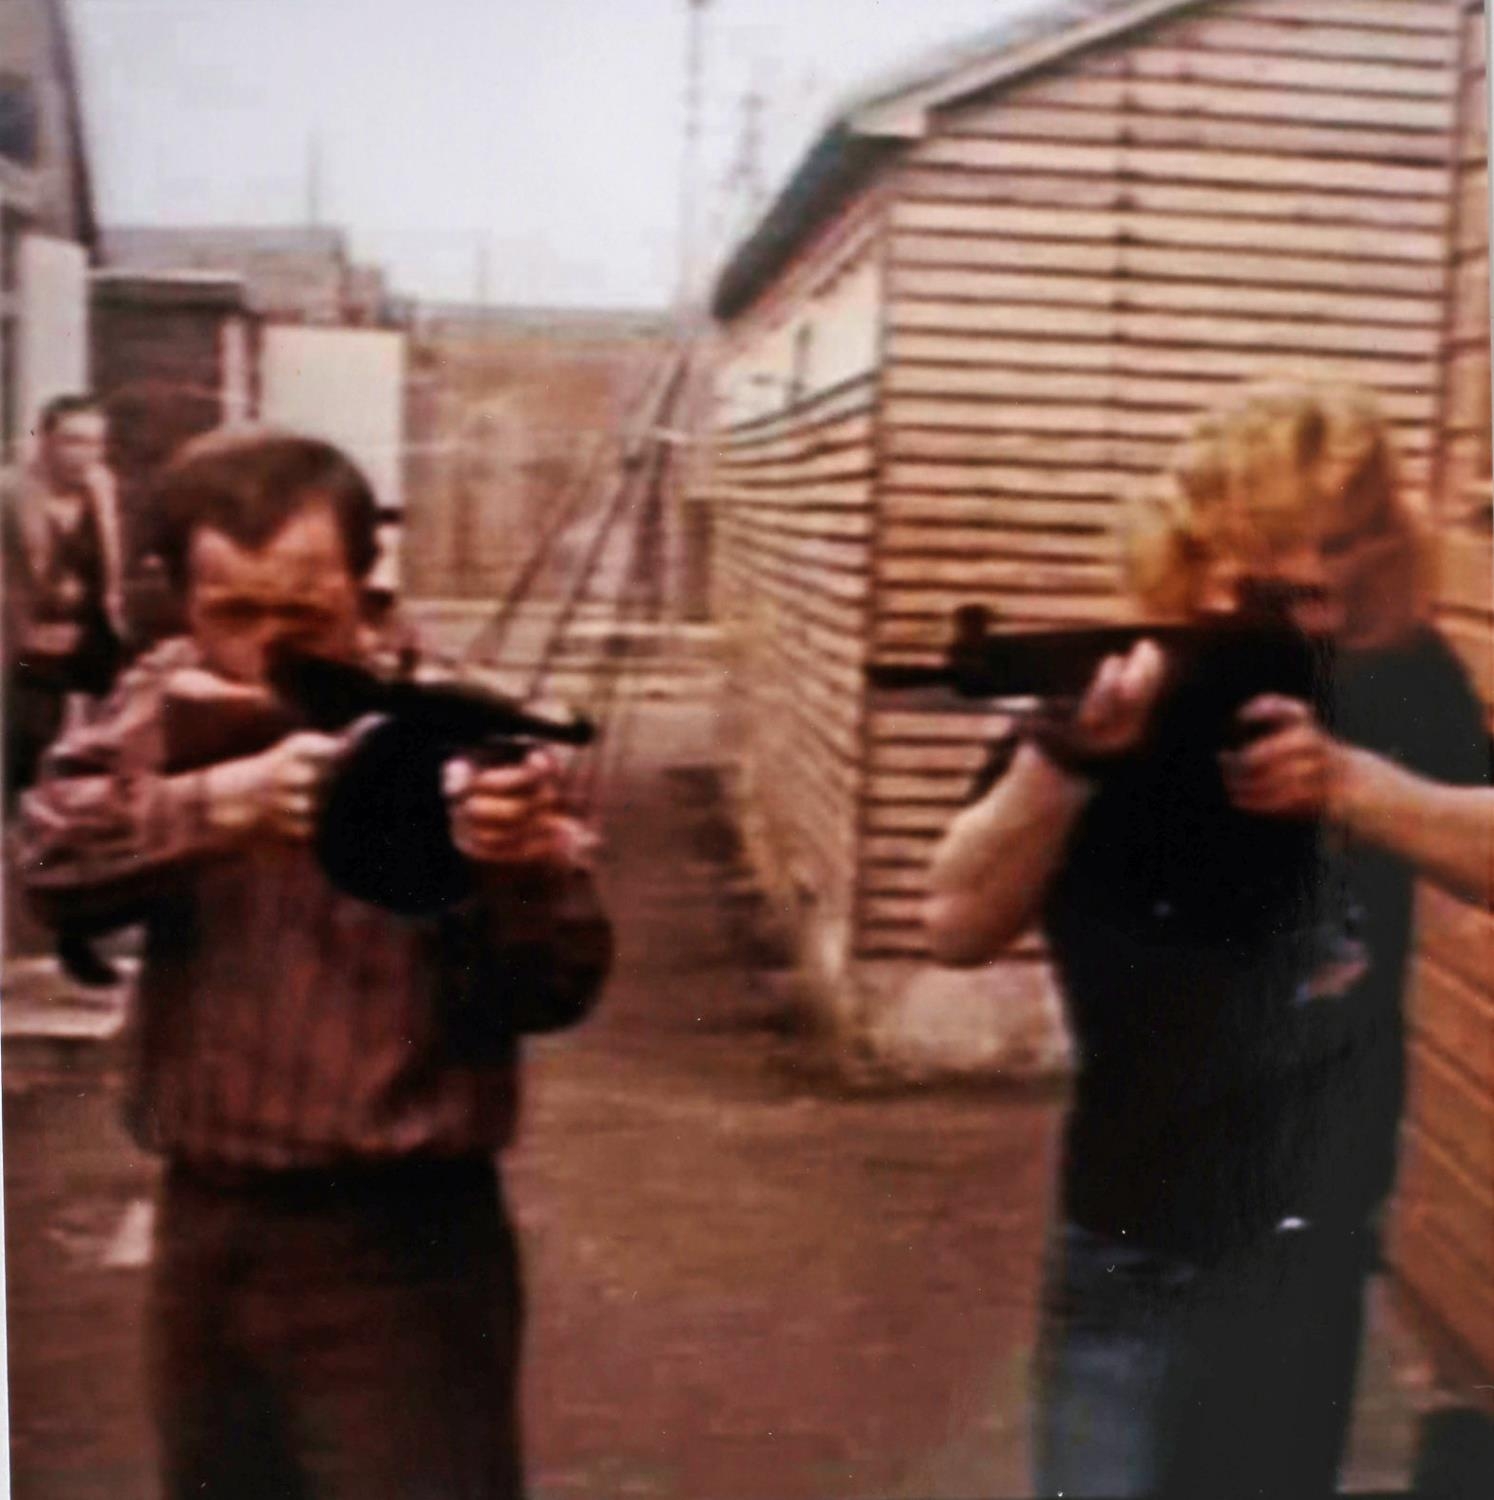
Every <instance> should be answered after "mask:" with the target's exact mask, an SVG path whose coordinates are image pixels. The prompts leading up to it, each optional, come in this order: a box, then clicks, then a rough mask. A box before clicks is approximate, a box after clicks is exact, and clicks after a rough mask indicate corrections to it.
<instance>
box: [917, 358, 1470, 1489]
mask: <svg viewBox="0 0 1494 1500" xmlns="http://www.w3.org/2000/svg"><path fill="white" fill-rule="evenodd" d="M1134 522H1135V524H1134V525H1133V527H1132V530H1131V537H1130V558H1129V561H1130V570H1131V578H1132V583H1133V585H1134V588H1135V592H1136V595H1137V599H1138V603H1139V604H1140V605H1141V607H1142V608H1143V609H1145V610H1147V611H1148V612H1149V613H1151V614H1154V615H1159V616H1163V617H1167V618H1173V619H1178V618H1181V619H1191V620H1194V621H1197V622H1205V621H1207V619H1208V618H1209V617H1211V616H1218V615H1229V614H1231V613H1233V612H1234V611H1235V610H1236V609H1237V608H1238V606H1239V604H1240V601H1241V599H1242V597H1243V596H1244V595H1246V594H1247V593H1248V592H1249V590H1250V589H1251V588H1252V587H1253V586H1254V585H1257V584H1262V583H1266V584H1285V585H1288V586H1290V588H1291V590H1292V597H1293V599H1294V603H1293V605H1292V611H1293V616H1294V619H1295V623H1296V624H1297V625H1299V626H1300V627H1301V628H1302V629H1304V630H1306V631H1309V632H1311V633H1313V634H1321V635H1326V636H1329V637H1332V638H1333V639H1334V640H1335V641H1336V644H1337V654H1336V658H1335V662H1336V665H1335V669H1334V672H1333V675H1332V678H1331V681H1330V682H1329V684H1328V686H1327V691H1326V693H1325V694H1324V699H1323V701H1322V702H1321V703H1319V704H1316V705H1314V704H1309V703H1306V702H1302V701H1297V700H1293V699H1291V698H1287V697H1283V696H1280V695H1275V694H1267V695H1263V696H1259V697H1257V698H1255V699H1253V700H1252V701H1250V702H1248V703H1246V704H1245V705H1244V706H1243V708H1242V709H1241V710H1240V714H1239V719H1240V725H1241V728H1242V729H1246V730H1248V731H1249V732H1250V733H1253V734H1254V735H1255V736H1256V737H1255V738H1254V739H1253V740H1250V741H1249V742H1248V743H1247V744H1245V745H1244V746H1243V747H1238V748H1233V749H1231V748H1221V747H1212V746H1210V747H1204V748H1203V751H1202V754H1201V752H1200V749H1199V746H1198V744H1197V725H1196V723H1195V724H1190V722H1189V720H1188V714H1187V710H1186V695H1180V694H1176V693H1173V692H1172V691H1171V687H1170V678H1169V670H1170V664H1169V663H1168V662H1167V660H1166V659H1165V658H1164V657H1163V655H1162V653H1161V652H1160V651H1159V650H1158V649H1157V647H1156V646H1155V645H1153V644H1151V643H1147V642H1144V643H1142V644H1140V645H1138V646H1137V647H1136V648H1135V650H1133V651H1132V652H1131V653H1130V654H1129V655H1128V656H1125V657H1124V658H1113V659H1110V660H1108V661H1106V662H1105V663H1104V664H1103V666H1101V668H1100V669H1099V671H1098V673H1097V674H1096V677H1095V679H1094V681H1093V683H1092V684H1091V686H1090V688H1089V690H1088V692H1087V694H1086V696H1085V697H1084V698H1083V700H1082V702H1081V704H1080V705H1079V707H1078V709H1077V710H1076V712H1075V714H1074V715H1073V717H1072V719H1071V721H1070V722H1069V723H1068V724H1067V725H1065V726H1063V727H1062V728H1060V729H1058V730H1052V729H1048V730H1039V731H1036V732H1035V733H1033V734H1031V735H1028V736H1025V737H1024V736H1021V735H1017V736H1013V737H1011V738H1010V739H1008V740H1007V741H1006V742H1005V743H1003V744H1001V745H999V746H998V747H997V749H996V752H995V753H994V754H993V757H992V761H991V764H990V766H989V767H988V770H987V773H986V774H985V776H984V777H983V779H982V782H981V785H980V789H979V795H978V798H977V800H976V801H975V802H974V803H973V805H972V806H970V807H969V808H967V809H966V810H965V811H964V812H962V813H961V814H960V815H959V816H958V817H957V819H956V820H955V822H954V824H953V826H952V827H951V828H950V830H949V831H948V833H947V835H946V837H945V838H944V840H943V842H942V844H941V845H940V847H939V849H938V851H937V853H936V855H935V858H934V861H933V866H932V870H931V874H930V895H929V899H928V903H927V909H926V922H927V930H928V935H929V939H930V942H931V944H932V947H933V949H934V952H935V954H936V956H937V957H938V958H939V959H941V960H942V961H944V962H946V963H950V964H978V963H984V962H986V961H988V960H990V959H992V958H994V957H995V956H996V955H998V954H999V953H1000V952H1001V951H1002V950H1003V949H1004V948H1005V947H1006V946H1007V944H1009V943H1010V942H1011V941H1012V940H1013V939H1014V938H1015V937H1017V936H1018V935H1019V934H1020V933H1021V932H1022V931H1023V930H1024V929H1025V928H1026V927H1028V926H1029V925H1030V924H1032V923H1039V924H1040V925H1041V927H1042V929H1043V931H1044V933H1045V935H1046V938H1047V940H1048V942H1049V944H1050V946H1051V951H1052V957H1053V962H1054V965H1055V968H1056V971H1057V975H1058V978H1059V981H1060V984H1061V986H1062V990H1063V994H1064V999H1065V1002H1066V1008H1067V1012H1068V1016H1069V1021H1070V1024H1071V1027H1072V1030H1073V1032H1074V1035H1075V1038H1076V1042H1077V1052H1078V1059H1079V1076H1078V1080H1077V1085H1076V1091H1075V1098H1074V1103H1073V1107H1072V1111H1071V1113H1070V1116H1069V1119H1068V1122H1067V1129H1066V1137H1065V1147H1064V1158H1063V1168H1062V1184H1061V1189H1060V1207H1059V1228H1058V1230H1057V1232H1056V1234H1055V1236H1054V1243H1053V1246H1052V1254H1051V1264H1050V1267H1049V1274H1048V1278H1047V1286H1046V1290H1045V1297H1044V1306H1043V1332H1042V1339H1041V1353H1040V1361H1039V1364H1040V1370H1039V1375H1040V1394H1039V1398H1038V1412H1037V1430H1036V1445H1037V1456H1038V1486H1039V1490H1040V1492H1041V1493H1042V1494H1043V1495H1057V1494H1069V1495H1116V1496H1122V1495H1124V1496H1132V1495H1154V1494H1164V1495H1169V1496H1189V1497H1193V1496H1203V1495H1209V1496H1227V1495H1242V1496H1243V1495H1253V1496H1259V1495H1271V1496H1273V1497H1278V1500H1290V1497H1297V1496H1308V1495H1311V1496H1326V1495H1329V1494H1331V1493H1332V1492H1333V1489H1334V1476H1335V1472H1336V1469H1337V1465H1338V1462H1339V1458H1340V1454H1341V1450H1342V1447H1343V1440H1344V1434H1345V1430H1346V1426H1347V1422H1348V1417H1349V1411H1350V1405H1351V1399H1352V1392H1353V1377H1354V1369H1355V1363H1356V1357H1357V1349H1358V1343H1359V1337H1360V1323H1361V1312H1362V1305H1363V1292H1364V1285H1365V1280H1366V1277H1367V1275H1368V1274H1369V1272H1370V1271H1371V1269H1372V1268H1373V1267H1374V1266H1375V1264H1376V1256H1377V1250H1378V1233H1377V1224H1378V1219H1379V1216H1380V1212H1381V1208H1382V1205H1383V1204H1384V1202H1385V1200H1386V1198H1387V1195H1388V1194H1389V1192H1390V1189H1391V1185H1392V1178H1393V1173H1394V1161H1395V1143H1396V1132H1397V1126H1398V1122H1399V1119H1400V1115H1401V1108H1402V1097H1403V1087H1404V1020H1403V1015H1402V998H1403V993H1404V988H1405V978H1406V968H1407V960H1408V956H1409V954H1410V951H1411V946H1412V910H1411V897H1412V882H1413V877H1414V876H1416V875H1423V876H1425V877H1427V878H1429V879H1431V880H1434V881H1436V882H1438V883H1439V884H1441V885H1443V886H1445V887H1447V888H1448V889H1450V890H1453V891H1455V892H1457V893H1459V894H1461V895H1463V896H1464V897H1466V898H1468V899H1471V900H1474V901H1477V902H1479V903H1481V904H1485V905H1487V904H1488V903H1489V901H1490V897H1491V881H1494V874H1491V868H1494V867H1491V849H1494V792H1490V791H1489V790H1487V789H1485V788H1486V787H1487V783H1488V779H1489V771H1490V744H1489V738H1488V735H1487V732H1486V728H1485V719H1484V713H1483V709H1482V707H1481V705H1480V704H1479V702H1478V700H1477V698H1476V697H1475V695H1474V693H1473V692H1472V690H1471V689H1470V687H1469V684H1468V682H1467V680H1466V678H1465V675H1464V673H1463V671H1462V669H1461V667H1460V666H1459V664H1458V662H1457V660H1456V658H1455V657H1454V656H1453V654H1452V652H1451V651H1450V650H1449V648H1448V647H1447V646H1446V645H1445V644H1444V642H1443V641H1442V640H1441V638H1440V637H1439V636H1438V635H1437V634H1436V633H1435V631H1434V630H1433V629H1432V628H1431V627H1430V626H1429V625H1428V624H1426V623H1425V620H1424V610H1423V603H1422V600H1423V593H1422V581H1423V566H1422V557H1421V552H1420V544H1419V539H1418V535H1417V529H1416V526H1415V524H1414V522H1413V518H1412V516H1411V514H1410V512H1409V510H1408V508H1407V506H1406V505H1405V503H1404V501H1403V499H1402V498H1401V496H1400V495H1399V493H1398V491H1397V488H1396V484H1395V476H1394V471H1393V464H1392V458H1391V454H1390V451H1389V444H1388V440H1387V436H1386V433H1385V430H1384V427H1383V424H1382V423H1381V421H1380V419H1379V417H1378V416H1377V415H1376V413H1375V411H1374V409H1373V407H1372V406H1371V404H1370V403H1369V401H1368V400H1367V399H1366V398H1364V397H1362V396H1360V395H1358V394H1356V393H1354V392H1352V391H1346V390H1341V389H1328V388H1314V387H1312V386H1307V385H1285V386H1277V387H1271V388H1263V389H1254V390H1250V391H1248V392H1246V393H1244V394H1243V395H1241V396H1240V397H1239V398H1238V399H1237V400H1236V401H1235V402H1234V403H1233V404H1232V405H1231V406H1229V407H1228V408H1227V409H1225V410H1223V411H1221V412H1219V413H1218V414H1216V415H1214V416H1210V417H1207V418H1205V419H1204V420H1202V421H1201V422H1200V423H1199V424H1198V426H1197V429H1196V431H1195V433H1194V435H1193V437H1192V439H1191V440H1190V441H1189V442H1187V443H1186V444H1185V445H1183V447H1182V448H1181V449H1180V450H1179V452H1178V454H1177V455H1176V457H1175V459H1174V461H1173V463H1172V464H1171V466H1170V468H1169V470H1168V471H1167V473H1166V474H1165V475H1164V476H1163V477H1162V480H1161V481H1160V483H1159V484H1158V485H1157V487H1156V488H1155V489H1154V490H1153V492H1152V493H1151V494H1150V496H1149V497H1148V498H1147V500H1146V501H1145V502H1144V503H1143V504H1142V505H1141V506H1139V507H1138V510H1137V513H1136V515H1135V517H1134ZM1200 764H1201V765H1202V768H1203V774H1198V767H1199V766H1200Z"/></svg>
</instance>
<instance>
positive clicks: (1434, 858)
mask: <svg viewBox="0 0 1494 1500" xmlns="http://www.w3.org/2000/svg"><path fill="white" fill-rule="evenodd" d="M1241 717H1242V719H1244V720H1245V721H1246V722H1247V723H1254V724H1257V725H1262V726H1265V727H1266V728H1267V729H1268V730H1269V732H1268V733H1267V734H1266V735H1265V737H1264V738H1262V739H1259V740H1257V741H1256V742H1255V743H1254V744H1252V745H1250V746H1249V747H1248V748H1247V749H1245V750H1241V751H1235V752H1231V753H1229V754H1226V755H1225V756H1223V757H1222V761H1223V766H1224V775H1225V786H1226V787H1227V789H1228V790H1229V793H1230V797H1231V800H1232V801H1233V802H1234V804H1235V806H1237V807H1238V808H1240V809H1241V810H1242V811H1244V812H1253V813H1259V814H1263V815H1265V816H1275V817H1289V818H1290V817H1320V816H1321V817H1327V818H1328V819H1330V820H1331V821H1332V822H1334V823H1336V824H1338V826H1339V827H1341V828H1342V829H1344V830H1345V832H1347V833H1349V834H1350V835H1351V836H1352V837H1354V838H1357V839H1361V840H1363V841H1364V842H1365V843H1368V844H1374V845H1377V846H1378V847H1379V848H1381V849H1385V850H1388V851H1389V852H1390V853H1392V854H1395V855H1398V856H1400V858H1402V859H1404V860H1405V861H1406V862H1407V864H1409V865H1410V866H1411V867H1412V868H1413V869H1414V870H1415V871H1416V872H1417V874H1419V875H1422V876H1424V877H1425V878H1426V879H1428V880H1431V881H1434V882H1435V883H1436V884H1437V885H1440V886H1442V887H1443V888H1444V889H1445V890H1448V891H1451V892H1452V893H1453V894H1454V895H1455V896H1460V897H1462V898H1463V899H1464V900H1465V901H1471V902H1473V903H1475V904H1477V905H1479V906H1485V907H1487V906H1489V905H1491V903H1494V790H1491V789H1489V788H1488V787H1483V786H1449V785H1447V784H1445V783H1443V782H1439V781H1433V780H1431V779H1430V778H1428V777H1425V776H1419V775H1417V774H1416V773H1414V772H1412V771H1408V770H1406V769H1405V768H1404V767H1402V766H1398V765H1396V764H1395V763H1394V762H1393V761H1389V760H1386V759H1385V758H1384V757H1382V756H1379V755H1375V754H1373V753H1372V752H1371V751H1369V750H1363V749H1360V748H1358V747H1356V746H1353V745H1347V744H1344V743H1343V742H1342V741H1340V740H1336V739H1334V738H1333V737H1332V736H1331V735H1330V734H1329V733H1328V732H1327V730H1325V729H1324V728H1323V727H1322V726H1321V725H1320V724H1319V723H1318V722H1317V720H1316V719H1315V717H1314V716H1313V712H1312V710H1311V708H1309V707H1308V705H1307V704H1305V703H1301V702H1298V701H1297V700H1295V699H1290V698H1280V697H1275V696H1267V697H1262V698H1258V699H1256V700H1255V701H1254V702H1252V703H1249V704H1247V705H1246V707H1245V708H1244V709H1243V710H1242V713H1241Z"/></svg>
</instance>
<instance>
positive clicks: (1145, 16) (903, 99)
mask: <svg viewBox="0 0 1494 1500" xmlns="http://www.w3.org/2000/svg"><path fill="white" fill-rule="evenodd" d="M1208 3H1210V0H1034V3H1033V4H1031V5H1030V6H1029V7H1028V8H1027V9H1025V10H1022V11H1019V12H1017V13H1015V14H1013V15H1011V16H1008V17H1007V18H1006V19H1004V20H1003V21H1001V22H1000V23H999V24H997V25H995V26H991V27H988V28H986V29H985V30H983V31H981V32H978V33H976V34H974V35H972V36H967V37H964V38H962V39H961V40H959V41H957V42H953V43H946V44H943V45H941V46H939V47H937V48H935V49H933V50H931V51H929V52H927V53H924V54H923V55H921V56H920V57H919V58H918V59H916V60H915V61H914V62H913V63H911V64H910V65H909V66H907V67H905V68H901V69H899V70H897V71H896V72H895V73H892V74H888V75H884V76H883V77H880V78H877V79H873V80H870V81H869V82H868V83H867V84H865V85H863V86H862V87H861V88H859V89H857V90H855V91H854V92H853V93H852V94H850V95H849V96H847V97H846V98H845V99H844V100H843V101H842V102H841V103H840V105H839V106H838V107H837V108H836V109H835V111H834V112H833V113H832V115H831V117H830V120H829V122H828V123H827V124H826V126H825V127H824V129H823V130H822V131H821V133H820V135H819V137H818V138H817V139H816V141H815V144H814V145H813V146H812V147H811V148H810V150H809V152H808V153H807V154H806V156H805V157H804V159H803V160H802V161H801V162H800V163H799V166H798V167H797V169H796V170H795V171H794V173H793V175H792V176H791V177H790V178H789V180H788V182H787V184H786V185H785V186H784V188H783V190H782V191H781V192H780V193H779V194H778V196H777V198H776V199H775V200H774V201H773V203H772V205H771V206H770V207H769V209H768V211H767V213H766V214H765V215H764V216H763V218H762V219H761V220H760V221H759V223H758V225H757V227H756V229H754V230H753V231H752V232H751V234H749V235H748V237H747V238H746V239H745V240H744V241H743V242H742V244H741V245H740V246H739V247H738V249H737V251H736V253H735V254H734V255H733V256H732V257H731V259H730V261H729V262H728V263H727V266H726V268H725V270H724V271H723V272H722V273H721V275H720V277H719V278H718V280H717V283H716V288H715V292H714V295H713V296H712V299H711V311H712V313H713V314H714V315H715V316H716V317H717V318H721V319H726V318H731V317H734V316H735V315H736V314H737V313H739V312H741V311H742V310H743V309H744V308H746V307H747V306H748V305H749V304H750V303H751V302H752V301H753V300H755V298H756V297H757V295H758V293H759V292H760V291H762V289H763V288H764V287H765V286H766V285H767V283H768V282H769V281H771V280H772V278H773V277H774V276H775V275H776V274H777V273H778V271H779V270H781V269H782V267H783V266H784V264H785V263H786V262H787V261H788V259H789V258H790V257H791V256H792V254H793V252H794V250H795V249H796V248H797V246H798V245H799V244H800V243H801V242H802V240H803V239H804V237H805V236H806V235H807V234H808V233H809V231H810V230H811V229H812V228H814V226H815V225H816V224H818V223H820V222H821V221H822V220H823V219H825V218H826V217H827V216H828V215H829V214H830V213H832V212H833V211H834V210H835V208H836V207H838V206H839V205H840V204H842V203H844V202H846V201H847V200H848V199H849V198H850V197H852V196H853V195H854V194H855V193H856V192H857V191H859V190H860V188H861V187H862V186H863V185H864V183H865V182H866V180H867V178H868V177H869V176H870V174H871V172H872V171H873V170H874V169H875V168H876V166H877V165H879V164H880V163H881V162H882V161H884V160H885V159H886V158H887V157H889V156H891V155H894V154H896V152H897V151H898V150H899V149H901V148H902V146H903V145H904V144H905V143H906V142H907V141H909V140H913V139H917V138H918V137H919V136H921V135H922V134H923V133H924V131H925V130H926V128H927V122H928V113H929V111H930V110H933V109H939V108H945V107H948V106H949V105H951V104H953V103H956V102H958V101H959V100H960V99H964V98H968V97H970V96H971V95H972V94H975V93H979V92H981V91H982V90H984V89H988V88H992V87H996V86H998V85H1002V84H1008V83H1012V82H1015V81H1016V80H1017V79H1019V78H1022V77H1026V76H1027V75H1028V74H1029V73H1032V72H1034V71H1036V70H1037V69H1039V68H1042V67H1047V66H1050V65H1052V64H1054V63H1056V62H1060V61H1062V60H1063V59H1064V58H1066V57H1068V56H1070V55H1072V54H1073V53H1074V52H1076V51H1078V50H1079V49H1080V48H1083V47H1085V46H1088V45H1091V44H1092V43H1096V42H1099V41H1103V40H1108V39H1109V38H1110V37H1112V36H1114V35H1117V34H1119V33H1121V32H1124V31H1126V30H1128V29H1130V28H1132V27H1135V26H1141V25H1145V24H1147V23H1148V22H1150V21H1154V20H1158V19H1160V18H1162V17H1164V16H1169V15H1172V14H1173V13H1175V12H1177V11H1180V10H1185V9H1189V8H1191V7H1192V6H1195V5H1200V4H1208Z"/></svg>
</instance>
